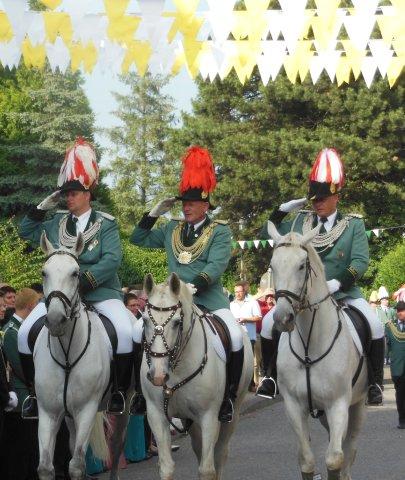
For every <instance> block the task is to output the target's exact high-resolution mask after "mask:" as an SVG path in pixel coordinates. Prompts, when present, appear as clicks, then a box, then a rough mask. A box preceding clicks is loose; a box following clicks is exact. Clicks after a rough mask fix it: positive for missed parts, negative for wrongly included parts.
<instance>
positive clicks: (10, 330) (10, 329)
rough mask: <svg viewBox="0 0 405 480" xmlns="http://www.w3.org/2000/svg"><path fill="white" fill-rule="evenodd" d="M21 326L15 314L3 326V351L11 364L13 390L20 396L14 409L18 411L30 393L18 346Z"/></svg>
mask: <svg viewBox="0 0 405 480" xmlns="http://www.w3.org/2000/svg"><path fill="white" fill-rule="evenodd" d="M20 326H21V322H20V320H18V319H17V318H16V317H15V316H13V317H12V318H11V319H10V321H9V322H7V323H6V324H5V325H4V328H3V331H4V336H3V352H4V355H5V356H6V358H7V360H8V363H9V364H10V366H11V373H10V386H11V390H12V391H14V392H15V393H16V394H17V397H18V405H17V407H16V408H15V409H14V411H16V412H19V411H21V406H22V404H23V401H24V399H25V398H26V397H27V396H28V395H29V391H28V388H27V385H26V384H25V380H24V373H23V371H22V367H21V362H20V356H19V354H18V348H17V337H18V330H19V329H20Z"/></svg>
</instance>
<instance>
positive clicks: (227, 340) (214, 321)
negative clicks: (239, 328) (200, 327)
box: [206, 313, 232, 361]
mask: <svg viewBox="0 0 405 480" xmlns="http://www.w3.org/2000/svg"><path fill="white" fill-rule="evenodd" d="M206 319H207V323H208V326H209V327H210V328H213V329H214V332H213V333H216V334H217V335H218V336H219V339H220V340H221V343H222V346H223V348H224V350H225V354H226V359H227V361H229V357H230V355H231V345H232V344H231V334H230V333H229V329H228V326H227V325H226V323H225V322H224V321H223V320H222V318H221V317H218V315H215V314H213V313H210V314H208V315H206Z"/></svg>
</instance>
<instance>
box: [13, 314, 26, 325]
mask: <svg viewBox="0 0 405 480" xmlns="http://www.w3.org/2000/svg"><path fill="white" fill-rule="evenodd" d="M13 317H15V318H16V319H17V320H18V321H19V322H20V323H22V322H23V321H24V319H23V318H21V317H20V315H17V314H16V313H15V312H14V313H13Z"/></svg>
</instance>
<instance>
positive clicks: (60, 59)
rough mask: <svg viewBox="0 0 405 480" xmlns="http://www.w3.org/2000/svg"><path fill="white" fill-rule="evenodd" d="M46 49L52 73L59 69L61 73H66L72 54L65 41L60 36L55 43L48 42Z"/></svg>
mask: <svg viewBox="0 0 405 480" xmlns="http://www.w3.org/2000/svg"><path fill="white" fill-rule="evenodd" d="M45 48H46V56H47V57H48V61H49V65H50V67H51V70H52V72H55V71H56V68H58V69H59V71H60V73H65V72H66V69H67V67H68V66H69V63H70V52H69V49H68V48H67V47H66V45H65V43H64V41H63V40H62V39H61V38H60V37H59V36H58V37H56V40H55V43H49V42H47V43H46V45H45Z"/></svg>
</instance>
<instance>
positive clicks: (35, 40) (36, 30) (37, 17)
mask: <svg viewBox="0 0 405 480" xmlns="http://www.w3.org/2000/svg"><path fill="white" fill-rule="evenodd" d="M27 15H30V16H31V20H30V22H29V27H28V28H27V35H28V37H29V39H30V42H31V44H32V45H38V44H40V43H44V42H45V37H46V35H45V22H44V17H43V15H42V13H37V12H25V16H27Z"/></svg>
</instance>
